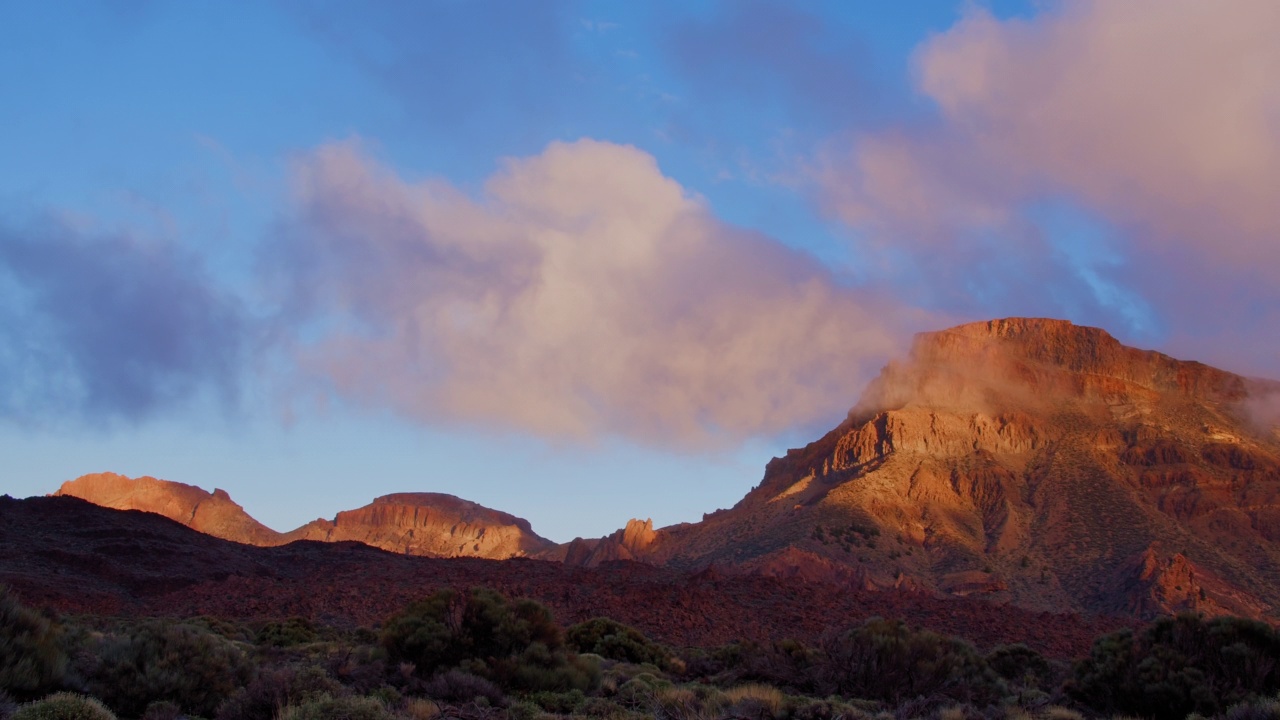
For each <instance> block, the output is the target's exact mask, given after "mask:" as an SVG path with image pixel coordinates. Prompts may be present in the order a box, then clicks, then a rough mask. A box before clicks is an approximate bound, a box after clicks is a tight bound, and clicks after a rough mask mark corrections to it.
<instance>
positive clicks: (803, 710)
mask: <svg viewBox="0 0 1280 720" xmlns="http://www.w3.org/2000/svg"><path fill="white" fill-rule="evenodd" d="M791 717H792V720H860V719H861V718H866V717H869V716H868V715H867V713H866V712H864V711H863V710H862V709H860V708H858V707H856V706H854V705H850V704H849V703H847V702H845V701H843V700H841V699H840V698H838V697H830V698H827V699H826V700H816V699H810V700H806V701H804V702H802V703H800V704H799V705H798V706H797V707H796V709H795V712H793V713H792V714H791Z"/></svg>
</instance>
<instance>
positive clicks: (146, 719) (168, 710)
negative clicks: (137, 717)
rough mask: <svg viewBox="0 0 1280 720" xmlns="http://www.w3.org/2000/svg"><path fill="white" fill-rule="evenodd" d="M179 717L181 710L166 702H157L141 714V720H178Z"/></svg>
mask: <svg viewBox="0 0 1280 720" xmlns="http://www.w3.org/2000/svg"><path fill="white" fill-rule="evenodd" d="M181 717H182V708H180V707H178V705H177V703H171V702H169V701H168V700H157V701H156V702H153V703H151V704H150V705H148V706H147V709H146V711H145V712H143V713H142V720H178V718H181Z"/></svg>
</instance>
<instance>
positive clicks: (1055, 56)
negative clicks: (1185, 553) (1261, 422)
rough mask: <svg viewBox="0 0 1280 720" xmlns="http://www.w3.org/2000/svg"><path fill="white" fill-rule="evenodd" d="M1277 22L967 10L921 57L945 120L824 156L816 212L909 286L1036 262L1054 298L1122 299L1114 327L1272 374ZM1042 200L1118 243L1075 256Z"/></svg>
mask: <svg viewBox="0 0 1280 720" xmlns="http://www.w3.org/2000/svg"><path fill="white" fill-rule="evenodd" d="M1278 27H1280V5H1277V4H1276V3H1273V2H1267V1H1266V0H1232V2H1226V3H1203V2H1197V1H1196V0H1125V1H1123V2H1112V1H1110V0H1106V1H1104V0H1082V1H1080V2H1071V3H1061V4H1055V5H1052V6H1051V9H1050V10H1047V11H1045V12H1042V13H1041V14H1039V15H1037V16H1034V17H1032V18H1029V19H1020V18H1015V19H1009V20H999V19H996V18H995V17H993V16H992V15H990V14H989V13H987V12H985V11H983V10H980V9H976V10H972V11H970V12H969V13H968V14H966V15H965V16H964V18H963V19H962V20H961V21H960V22H958V23H957V24H956V25H955V26H954V27H952V28H950V29H949V30H947V31H946V32H943V33H941V34H939V35H936V36H934V37H932V38H930V39H929V40H928V41H926V42H925V43H924V44H923V45H921V46H920V47H919V48H918V52H917V54H916V57H915V77H916V82H917V87H918V89H919V90H920V92H922V93H923V94H924V95H925V96H927V97H928V98H929V99H931V100H932V101H933V102H935V103H936V106H937V111H938V112H937V117H936V119H935V120H934V121H933V122H932V123H926V124H923V125H921V124H916V125H913V126H910V127H907V126H903V127H899V128H891V129H887V130H882V131H878V132H875V133H864V134H861V135H858V136H855V137H854V138H853V141H852V143H843V142H834V143H832V144H831V146H830V147H828V148H827V150H826V151H825V152H824V153H822V155H821V157H820V158H819V161H818V163H817V170H816V172H815V177H816V179H817V183H818V187H819V189H820V191H821V193H822V197H823V199H824V203H825V206H826V208H827V209H828V210H829V211H830V212H831V213H832V214H833V215H835V216H836V217H839V218H841V219H843V220H844V221H845V222H847V223H849V224H850V225H851V226H854V227H856V228H858V229H859V230H860V231H862V232H863V233H865V234H866V237H867V239H868V245H869V246H870V247H873V248H877V249H878V250H879V252H881V253H882V254H883V255H884V256H886V257H888V258H890V260H892V259H894V258H897V259H899V260H900V263H899V265H898V268H899V270H902V271H903V272H908V273H909V272H910V271H912V270H914V269H915V265H914V263H915V262H916V261H917V260H919V259H921V258H926V259H927V260H926V263H927V264H934V265H941V266H945V267H950V268H957V267H959V268H966V267H967V268H976V267H978V266H977V265H976V264H972V263H963V262H962V263H959V264H958V265H957V264H954V263H950V262H949V261H948V259H949V258H953V257H955V256H956V255H963V254H964V248H966V247H971V246H972V245H973V244H974V243H976V242H981V243H983V244H985V245H986V246H987V247H988V248H989V252H990V256H992V257H1017V256H1019V255H1023V256H1035V257H1039V258H1041V259H1042V264H1043V263H1048V264H1050V265H1052V266H1054V268H1055V269H1054V270H1053V272H1051V273H1050V274H1049V275H1048V276H1046V277H1045V279H1046V280H1048V281H1049V282H1048V284H1047V285H1043V286H1042V287H1044V288H1052V289H1055V290H1056V291H1057V292H1059V293H1060V294H1061V295H1062V296H1063V297H1071V298H1076V299H1077V301H1078V299H1079V298H1080V297H1081V295H1080V290H1081V289H1084V290H1086V291H1088V292H1086V293H1085V294H1086V295H1087V294H1089V292H1092V294H1093V295H1094V298H1093V301H1092V302H1094V303H1095V304H1097V303H1101V305H1103V306H1105V305H1107V304H1108V301H1107V298H1106V297H1105V295H1106V293H1105V292H1103V293H1099V292H1098V288H1099V286H1100V285H1101V286H1108V287H1110V288H1112V289H1117V288H1118V289H1119V290H1120V291H1121V292H1122V293H1127V294H1129V295H1130V298H1129V300H1126V301H1124V302H1119V303H1118V302H1117V301H1116V300H1115V298H1114V297H1112V298H1111V301H1110V305H1111V306H1112V307H1111V310H1110V312H1111V315H1112V316H1113V322H1114V316H1115V315H1116V314H1117V312H1119V311H1120V310H1121V307H1120V306H1121V305H1124V304H1125V303H1128V302H1139V303H1143V304H1145V305H1147V306H1149V307H1150V308H1152V309H1153V311H1154V312H1155V313H1156V314H1157V315H1158V319H1159V320H1160V321H1161V322H1163V323H1165V324H1167V326H1168V327H1170V328H1174V329H1175V330H1174V332H1173V333H1172V337H1174V338H1178V339H1180V340H1179V342H1183V341H1187V340H1188V339H1189V340H1190V341H1189V342H1186V343H1185V344H1184V345H1182V346H1181V347H1183V348H1185V349H1186V350H1198V351H1208V352H1210V353H1212V352H1214V351H1215V347H1214V345H1213V344H1212V343H1210V342H1209V341H1208V338H1210V337H1211V336H1217V335H1218V334H1219V333H1220V331H1221V326H1222V325H1223V324H1224V323H1226V324H1228V325H1229V326H1230V327H1232V328H1234V331H1235V332H1234V336H1233V339H1234V340H1235V343H1236V345H1237V346H1242V345H1243V346H1245V347H1244V348H1240V347H1237V348H1236V350H1237V352H1236V356H1237V357H1238V358H1239V357H1240V356H1241V355H1243V356H1245V357H1244V359H1243V361H1242V362H1243V364H1244V365H1246V366H1249V367H1254V368H1256V367H1260V366H1263V367H1270V368H1272V369H1274V370H1280V354H1276V351H1277V350H1280V346H1278V345H1277V344H1276V343H1275V342H1273V341H1270V340H1268V339H1265V338H1262V339H1259V338H1258V337H1256V336H1258V335H1260V334H1261V333H1263V332H1265V330H1266V325H1265V322H1268V321H1270V320H1273V319H1274V313H1269V312H1261V311H1258V310H1256V307H1263V308H1265V307H1274V306H1275V305H1276V303H1277V301H1280V294H1278V293H1277V290H1276V289H1275V288H1277V287H1280V242H1277V241H1276V238H1277V237H1280V209H1278V208H1280V205H1277V203H1276V202H1275V196H1276V189H1277V188H1280V84H1277V83H1276V82H1275V78H1274V72H1273V71H1274V69H1275V68H1276V67H1280V44H1277V43H1276V42H1275V41H1274V34H1275V30H1276V28H1278ZM1046 203H1060V204H1067V205H1071V206H1073V207H1075V208H1077V209H1078V210H1079V212H1081V213H1083V214H1086V215H1093V216H1096V217H1097V218H1099V219H1100V220H1101V221H1102V222H1103V223H1105V225H1106V226H1107V227H1108V228H1110V230H1111V231H1112V232H1111V234H1110V236H1109V237H1105V238H1103V239H1102V241H1101V244H1100V246H1098V247H1094V248H1090V249H1089V250H1088V252H1081V251H1080V249H1079V246H1078V244H1077V240H1076V239H1075V238H1070V237H1068V238H1063V237H1060V236H1055V234H1054V228H1053V227H1051V226H1046V225H1045V224H1044V223H1043V222H1041V221H1040V220H1039V219H1038V218H1037V216H1036V209H1037V208H1039V207H1042V206H1043V205H1044V204H1046ZM1073 253H1074V254H1073ZM926 270H927V265H926ZM921 275H922V277H920V278H919V281H920V282H922V283H929V282H930V281H931V280H932V278H931V277H929V276H928V273H927V272H925V273H922V274H921ZM1070 285H1075V286H1076V288H1075V289H1072V288H1071V287H1070ZM1016 295H1018V296H1019V297H1020V298H1022V299H1023V300H1028V299H1031V298H1030V297H1029V296H1027V295H1026V294H1025V293H1023V292H1021V291H1019V292H1018V293H1016ZM1269 334H1270V335H1273V334H1274V333H1269ZM1195 338H1200V339H1201V340H1200V341H1196V340H1195ZM1217 349H1218V350H1220V348H1217ZM1238 362H1240V361H1238Z"/></svg>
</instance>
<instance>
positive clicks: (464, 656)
mask: <svg viewBox="0 0 1280 720" xmlns="http://www.w3.org/2000/svg"><path fill="white" fill-rule="evenodd" d="M382 645H383V647H384V648H385V649H386V651H387V653H388V655H389V656H390V658H391V659H392V661H394V662H400V663H412V668H413V671H414V672H416V673H417V674H418V675H421V676H429V675H431V674H433V673H436V672H438V671H440V670H443V669H446V668H463V669H465V670H467V671H468V672H470V673H471V674H474V675H478V676H482V677H484V678H487V679H489V680H492V681H494V682H497V683H499V684H501V685H502V686H504V687H508V688H512V689H518V690H528V691H536V690H551V691H561V692H563V691H568V690H572V689H575V688H576V689H578V690H583V691H586V690H590V689H592V688H594V687H596V686H597V685H598V684H599V681H600V668H599V666H598V664H596V663H594V662H592V661H591V660H589V659H587V658H582V657H577V656H574V655H573V654H572V653H571V652H570V651H569V649H568V648H567V647H566V646H565V644H564V634H563V633H562V631H561V630H560V626H559V625H557V624H556V622H555V618H554V617H552V615H551V611H549V610H547V608H545V607H543V606H542V605H540V604H538V603H536V602H534V601H532V600H516V601H513V602H508V601H507V599H506V598H504V597H503V596H502V595H499V594H498V593H496V592H494V591H492V590H488V589H484V588H476V589H473V590H471V591H470V592H469V593H468V594H467V595H466V596H465V597H464V596H462V595H460V594H459V593H457V592H455V591H453V590H442V591H439V592H437V593H435V594H433V595H431V596H429V597H427V598H425V599H423V600H419V601H417V602H415V603H413V604H411V605H410V606H409V607H407V608H405V610H403V611H402V612H400V613H398V614H397V615H395V616H393V617H392V618H391V619H390V620H389V621H388V622H387V624H386V627H385V629H384V630H383V633H382ZM405 667H406V668H408V667H409V666H408V665H405Z"/></svg>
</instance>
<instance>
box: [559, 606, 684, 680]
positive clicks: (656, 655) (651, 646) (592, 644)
mask: <svg viewBox="0 0 1280 720" xmlns="http://www.w3.org/2000/svg"><path fill="white" fill-rule="evenodd" d="M565 638H566V640H567V641H568V643H569V645H570V646H572V647H573V648H574V649H575V650H577V651H578V652H582V653H594V654H596V655H599V656H601V657H606V658H609V659H611V660H621V661H623V662H629V663H636V664H641V663H651V664H653V665H655V666H657V667H660V668H664V669H665V668H666V667H667V664H668V662H669V661H670V659H671V652H670V651H669V650H667V648H665V647H663V646H662V645H659V644H658V643H655V642H653V641H652V640H650V639H649V638H647V637H645V636H644V633H642V632H640V631H639V630H636V629H635V628H633V627H630V626H628V625H623V624H622V623H620V622H617V621H616V620H610V619H609V618H595V619H592V620H587V621H585V622H580V623H578V624H577V625H574V626H572V627H570V628H569V629H568V630H567V631H566V632H565Z"/></svg>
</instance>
